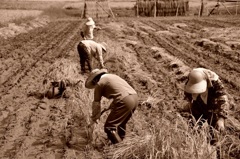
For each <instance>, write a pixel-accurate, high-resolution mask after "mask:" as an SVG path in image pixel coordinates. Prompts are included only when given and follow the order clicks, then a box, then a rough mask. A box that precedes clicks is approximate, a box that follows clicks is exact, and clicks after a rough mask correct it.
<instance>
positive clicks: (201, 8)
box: [199, 0, 204, 17]
mask: <svg viewBox="0 0 240 159" xmlns="http://www.w3.org/2000/svg"><path fill="white" fill-rule="evenodd" d="M203 8H204V4H203V0H201V7H200V12H199V16H200V17H201V16H202V14H203Z"/></svg>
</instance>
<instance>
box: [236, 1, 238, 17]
mask: <svg viewBox="0 0 240 159" xmlns="http://www.w3.org/2000/svg"><path fill="white" fill-rule="evenodd" d="M237 12H238V1H236V15H237Z"/></svg>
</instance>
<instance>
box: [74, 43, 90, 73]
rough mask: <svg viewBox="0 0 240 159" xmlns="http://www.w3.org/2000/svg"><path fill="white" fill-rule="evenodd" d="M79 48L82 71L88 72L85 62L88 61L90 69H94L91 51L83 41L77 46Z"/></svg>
mask: <svg viewBox="0 0 240 159" xmlns="http://www.w3.org/2000/svg"><path fill="white" fill-rule="evenodd" d="M77 50H78V54H79V57H80V66H81V71H82V72H83V73H85V72H86V68H85V64H86V63H87V65H88V69H89V71H90V72H91V71H92V65H91V57H90V53H89V51H88V50H87V47H86V46H85V45H84V44H83V43H82V42H80V43H79V44H78V46H77Z"/></svg>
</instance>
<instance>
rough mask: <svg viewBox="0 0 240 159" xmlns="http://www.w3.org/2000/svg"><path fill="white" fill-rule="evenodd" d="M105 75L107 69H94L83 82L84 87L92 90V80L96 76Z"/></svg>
mask: <svg viewBox="0 0 240 159" xmlns="http://www.w3.org/2000/svg"><path fill="white" fill-rule="evenodd" d="M105 73H107V69H94V70H92V72H91V73H90V75H89V76H88V78H87V80H86V81H85V87H86V88H88V89H93V88H94V86H95V85H94V84H93V83H92V81H93V80H94V78H95V77H97V76H98V75H101V74H105Z"/></svg>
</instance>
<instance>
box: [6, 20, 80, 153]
mask: <svg viewBox="0 0 240 159" xmlns="http://www.w3.org/2000/svg"><path fill="white" fill-rule="evenodd" d="M74 29H75V31H73V30H74ZM69 30H71V31H73V32H71V31H70V32H69ZM66 33H67V34H66ZM76 33H77V27H76V24H72V27H69V28H68V29H66V31H63V32H62V33H60V34H59V33H58V36H59V37H58V38H55V40H56V41H59V43H58V47H57V46H56V47H55V48H54V49H53V51H52V52H51V53H50V54H48V55H46V54H43V55H42V56H44V55H45V56H48V57H51V56H52V57H54V56H56V57H61V56H63V55H61V54H67V52H64V51H66V50H67V49H70V48H72V47H73V45H74V44H75V43H76V39H77V34H76ZM62 37H65V38H67V40H66V39H64V38H62ZM60 39H61V40H60ZM73 39H74V41H72V40H73ZM40 51H41V52H42V51H43V50H41V49H40V50H39V52H36V53H40ZM37 62H39V61H37ZM37 62H36V63H35V64H34V66H32V67H31V69H29V71H28V72H27V74H28V75H26V76H24V77H23V78H22V80H21V81H19V83H18V85H19V86H24V87H22V88H23V89H26V90H28V87H29V88H31V87H32V86H31V85H30V86H27V87H26V84H27V83H28V81H29V80H30V81H32V80H31V79H34V78H39V77H40V78H41V76H39V74H34V72H35V71H36V72H37V73H39V72H41V74H42V73H45V72H42V71H41V70H42V69H46V68H42V67H41V66H40V67H39V69H40V70H39V71H37V70H36V69H35V66H36V64H37ZM49 65H51V63H49ZM48 67H49V66H48ZM29 75H30V76H29ZM31 76H32V77H31ZM34 76H35V77H34ZM24 83H25V84H24ZM36 83H37V82H36ZM28 84H29V83H28ZM31 84H34V81H33V83H31ZM15 89H21V87H20V88H18V87H16V86H15V87H14V88H13V89H12V90H11V91H15ZM26 90H25V91H26ZM16 91H17V90H16ZM25 91H24V90H23V92H25ZM23 92H22V93H23ZM25 95H26V93H25ZM18 96H19V95H18ZM16 98H17V99H19V97H16ZM21 98H22V100H25V98H26V97H24V96H23V97H21ZM19 102H21V100H20V101H19ZM29 104H30V103H29ZM6 105H8V104H7V103H6ZM30 105H31V104H30ZM33 105H41V101H39V102H37V103H35V104H33ZM22 106H23V105H22ZM15 109H16V110H19V109H18V108H15ZM16 110H15V111H16ZM27 110H29V108H28V109H27ZM29 112H31V111H30V110H29ZM8 113H9V114H8V117H7V118H11V114H12V112H11V111H9V112H8ZM19 113H20V114H18V116H22V117H23V118H31V116H32V115H33V114H32V113H30V114H29V113H24V112H21V111H20V110H19ZM21 113H24V114H21ZM11 122H12V121H11ZM23 123H25V122H24V121H23V120H17V121H16V123H15V124H14V125H15V126H14V127H11V128H10V127H5V128H2V129H5V130H6V131H5V132H3V134H9V136H13V137H14V138H17V136H18V135H23V136H27V135H26V133H27V134H28V131H29V129H32V128H31V127H30V128H29V129H25V128H24V127H22V129H21V130H22V131H21V132H22V133H23V134H22V133H20V132H19V127H18V125H22V124H23ZM5 125H7V124H5ZM16 129H17V130H18V131H14V130H16ZM14 132H17V134H14ZM11 134H12V135H11ZM20 137H21V136H20ZM5 138H6V136H5ZM25 139H27V137H26V138H25V137H22V138H21V140H20V139H16V140H19V142H18V143H19V144H15V143H9V144H8V145H4V146H3V147H6V149H5V150H3V151H2V152H3V153H5V155H10V154H8V149H11V151H13V150H14V151H16V150H17V149H20V148H21V147H24V145H26V144H27V143H25V142H24V141H25ZM3 142H4V140H3ZM20 143H21V144H20ZM23 144H24V145H23ZM25 148H26V147H25ZM16 152H21V151H16ZM3 155H4V154H3ZM16 155H17V154H16ZM12 156H14V153H11V156H10V157H12ZM17 156H18V155H17Z"/></svg>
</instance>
